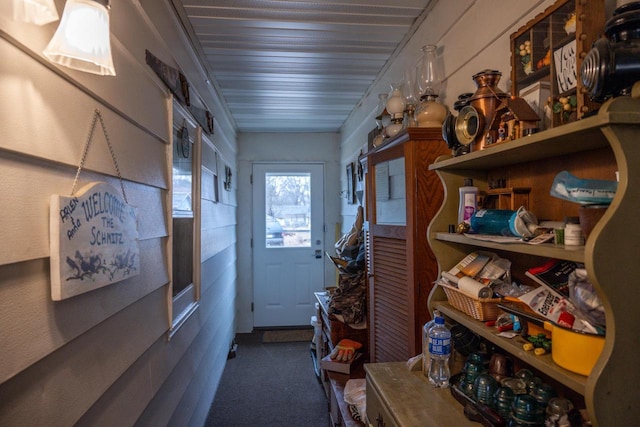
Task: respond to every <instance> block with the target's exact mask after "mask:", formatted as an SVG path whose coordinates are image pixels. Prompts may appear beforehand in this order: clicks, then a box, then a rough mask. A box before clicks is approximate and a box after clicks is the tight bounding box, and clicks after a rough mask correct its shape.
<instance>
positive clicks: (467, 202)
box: [458, 178, 478, 224]
mask: <svg viewBox="0 0 640 427" xmlns="http://www.w3.org/2000/svg"><path fill="white" fill-rule="evenodd" d="M459 192H460V205H459V207H458V224H460V223H462V222H465V223H467V224H471V217H472V216H473V214H474V213H476V211H477V210H478V187H474V186H473V180H472V179H471V178H465V180H464V186H463V187H460V188H459Z"/></svg>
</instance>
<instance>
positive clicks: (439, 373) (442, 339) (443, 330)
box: [429, 316, 451, 387]
mask: <svg viewBox="0 0 640 427" xmlns="http://www.w3.org/2000/svg"><path fill="white" fill-rule="evenodd" d="M450 355H451V331H449V329H448V328H447V327H446V326H445V324H444V317H441V316H438V317H436V318H435V324H434V325H433V326H432V327H431V328H430V329H429V382H430V383H431V384H432V385H433V386H434V387H449V378H450V377H451V371H450V370H449V356H450Z"/></svg>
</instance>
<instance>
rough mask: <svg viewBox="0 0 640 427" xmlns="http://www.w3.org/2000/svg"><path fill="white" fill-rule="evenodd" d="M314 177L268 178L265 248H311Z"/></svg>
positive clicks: (269, 175) (275, 175)
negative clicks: (312, 179)
mask: <svg viewBox="0 0 640 427" xmlns="http://www.w3.org/2000/svg"><path fill="white" fill-rule="evenodd" d="M310 202H311V174H309V173H267V174H266V175H265V210H266V211H265V214H266V215H265V218H266V238H265V247H268V248H271V247H284V248H287V247H289V248H292V247H305V248H308V247H311V235H310V225H311V203H310Z"/></svg>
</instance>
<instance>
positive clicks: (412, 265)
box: [366, 128, 448, 362]
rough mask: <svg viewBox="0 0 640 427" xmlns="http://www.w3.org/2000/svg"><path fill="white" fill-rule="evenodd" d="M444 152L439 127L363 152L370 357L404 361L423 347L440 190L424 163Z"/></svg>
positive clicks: (403, 134) (406, 134)
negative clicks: (431, 242)
mask: <svg viewBox="0 0 640 427" xmlns="http://www.w3.org/2000/svg"><path fill="white" fill-rule="evenodd" d="M447 153H448V148H447V145H446V144H445V142H444V141H443V140H442V132H440V131H439V130H438V129H431V128H409V129H406V130H405V131H403V132H401V133H399V134H398V135H397V136H396V137H395V138H394V139H392V140H390V141H389V142H388V143H386V144H385V145H383V146H380V147H378V148H376V149H375V151H373V152H372V153H370V154H369V155H368V156H367V157H368V158H367V171H368V172H367V186H366V191H367V194H366V199H367V219H368V230H369V231H368V233H369V234H368V236H367V237H368V240H369V251H368V254H369V256H370V259H368V260H367V261H368V272H369V275H370V277H369V325H370V328H369V332H370V335H369V343H370V348H371V361H372V362H400V361H406V360H407V359H409V358H410V357H413V356H415V355H417V354H419V353H420V352H421V351H422V332H421V331H422V325H424V323H425V322H426V321H428V320H429V319H430V317H431V316H430V314H429V310H428V307H427V298H428V295H429V292H430V291H431V288H432V287H433V283H434V282H435V280H436V278H437V274H438V264H437V261H436V258H435V256H434V254H433V252H432V251H431V248H430V247H429V243H428V239H427V232H428V227H429V223H430V221H431V220H432V218H433V217H434V216H435V214H436V212H438V210H439V209H440V207H441V206H442V201H443V197H444V189H443V186H442V182H441V181H440V179H439V178H438V176H437V174H436V173H435V172H433V171H430V170H429V165H430V164H431V163H433V162H434V161H435V159H436V158H437V157H439V156H441V155H443V154H447Z"/></svg>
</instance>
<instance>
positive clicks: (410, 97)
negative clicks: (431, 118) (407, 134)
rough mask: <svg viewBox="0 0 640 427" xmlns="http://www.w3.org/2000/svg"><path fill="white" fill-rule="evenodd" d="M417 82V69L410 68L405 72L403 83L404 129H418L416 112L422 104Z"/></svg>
mask: <svg viewBox="0 0 640 427" xmlns="http://www.w3.org/2000/svg"><path fill="white" fill-rule="evenodd" d="M417 94H418V89H417V80H416V68H409V69H407V70H405V72H404V80H403V82H402V96H403V97H404V104H405V107H404V114H405V117H404V120H403V122H402V124H403V125H404V127H416V126H418V123H417V122H416V120H415V116H414V112H415V110H416V107H417V106H418V104H419V103H420V100H419V99H418V98H419V97H418V96H417Z"/></svg>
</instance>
